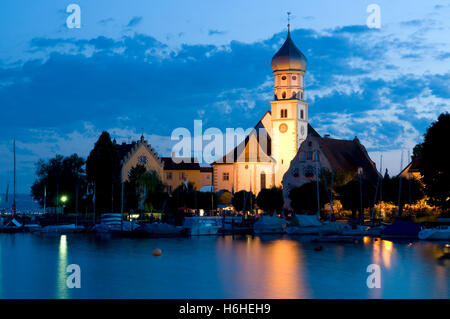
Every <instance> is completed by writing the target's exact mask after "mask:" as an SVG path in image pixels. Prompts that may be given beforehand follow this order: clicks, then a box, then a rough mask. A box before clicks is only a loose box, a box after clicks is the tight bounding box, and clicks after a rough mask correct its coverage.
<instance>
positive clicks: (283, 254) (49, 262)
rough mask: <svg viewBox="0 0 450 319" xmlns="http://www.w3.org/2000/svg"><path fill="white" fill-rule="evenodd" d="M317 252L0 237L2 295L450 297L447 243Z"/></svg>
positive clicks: (367, 242) (284, 246) (211, 241)
mask: <svg viewBox="0 0 450 319" xmlns="http://www.w3.org/2000/svg"><path fill="white" fill-rule="evenodd" d="M315 245H316V244H314V243H312V242H311V239H310V238H307V237H288V236H281V235H280V236H260V237H253V238H252V236H239V237H234V238H233V237H231V236H225V237H220V236H219V237H192V238H173V239H126V238H113V239H100V238H98V237H95V236H90V235H81V234H74V235H67V236H64V235H63V236H53V237H39V236H38V235H34V234H0V256H1V263H0V298H449V295H450V259H446V260H445V259H444V260H443V259H441V258H440V257H441V256H442V255H443V254H444V251H445V248H444V245H445V242H437V243H429V242H419V241H416V242H413V243H411V242H409V241H387V240H379V239H378V240H377V241H374V240H373V239H371V238H368V237H367V238H365V239H364V240H363V241H362V242H360V243H358V244H334V243H333V244H329V243H327V244H322V246H323V247H324V249H323V250H322V251H318V252H317V251H314V247H315ZM155 248H159V249H161V250H162V256H161V257H153V256H152V251H153V250H154V249H155ZM69 264H78V265H79V266H80V267H81V288H80V289H77V288H74V289H69V288H67V286H66V278H67V276H68V273H66V267H67V265H69ZM369 264H378V265H380V267H381V288H379V289H378V288H373V289H369V288H368V287H367V285H366V279H367V277H368V275H369V273H367V272H366V269H367V266H368V265H369Z"/></svg>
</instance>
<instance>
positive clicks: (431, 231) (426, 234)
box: [419, 225, 450, 240]
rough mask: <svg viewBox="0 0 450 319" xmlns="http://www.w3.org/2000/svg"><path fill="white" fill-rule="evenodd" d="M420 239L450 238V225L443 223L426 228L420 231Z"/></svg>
mask: <svg viewBox="0 0 450 319" xmlns="http://www.w3.org/2000/svg"><path fill="white" fill-rule="evenodd" d="M419 239H424V240H450V227H449V226H446V225H441V226H438V227H435V228H424V229H422V230H421V231H420V232H419Z"/></svg>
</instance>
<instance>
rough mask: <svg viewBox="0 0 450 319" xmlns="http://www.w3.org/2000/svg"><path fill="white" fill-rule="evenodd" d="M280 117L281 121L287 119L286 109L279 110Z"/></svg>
mask: <svg viewBox="0 0 450 319" xmlns="http://www.w3.org/2000/svg"><path fill="white" fill-rule="evenodd" d="M280 117H281V118H283V119H284V118H286V117H287V110H286V109H282V110H281V114H280Z"/></svg>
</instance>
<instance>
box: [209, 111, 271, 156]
mask: <svg viewBox="0 0 450 319" xmlns="http://www.w3.org/2000/svg"><path fill="white" fill-rule="evenodd" d="M266 116H271V114H270V111H267V112H266V113H265V114H264V116H263V117H262V118H261V120H259V122H258V123H257V124H256V125H255V127H254V128H253V130H252V132H251V133H250V134H249V135H247V136H246V137H245V139H244V140H243V141H242V142H241V143H240V144H239V145H238V146H236V147H235V148H234V149H233V150H231V151H230V152H228V153H227V154H226V155H225V156H223V157H222V158H221V159H219V160H217V161H215V162H214V163H212V164H211V165H215V164H232V163H235V162H258V163H261V162H272V161H273V158H272V157H271V153H272V139H271V137H270V134H269V132H268V130H267V128H266V127H265V126H264V124H263V120H264V118H265V117H266ZM261 133H262V134H261ZM250 139H256V140H255V142H256V145H255V146H256V154H252V152H251V150H250V145H249V142H250ZM263 139H265V140H263ZM261 144H263V145H267V152H265V151H264V150H263V148H261V147H260V145H261ZM230 159H231V162H230Z"/></svg>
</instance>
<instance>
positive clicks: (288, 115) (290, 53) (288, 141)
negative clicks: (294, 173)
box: [270, 24, 308, 186]
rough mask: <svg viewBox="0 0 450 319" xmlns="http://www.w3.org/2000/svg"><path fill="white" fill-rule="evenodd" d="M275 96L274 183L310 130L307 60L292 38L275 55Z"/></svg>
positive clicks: (289, 35) (288, 37) (279, 177)
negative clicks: (306, 80)
mask: <svg viewBox="0 0 450 319" xmlns="http://www.w3.org/2000/svg"><path fill="white" fill-rule="evenodd" d="M271 65H272V70H273V74H274V82H275V89H274V91H275V92H274V93H275V94H274V99H273V100H272V101H271V102H270V103H271V107H272V112H271V113H272V156H273V157H274V158H275V160H276V165H275V185H277V186H279V185H281V181H282V179H283V175H284V173H285V172H286V171H287V169H288V168H289V164H290V163H291V160H292V159H293V158H294V157H295V155H296V154H297V151H298V149H299V148H300V144H301V143H302V142H303V141H304V140H305V139H306V136H307V133H308V132H307V130H308V103H307V102H305V101H304V98H305V91H304V89H305V86H304V75H305V72H306V67H307V65H308V62H307V61H306V57H305V56H304V55H303V53H302V52H301V51H300V50H299V49H298V48H297V47H296V46H295V44H294V42H293V41H292V39H291V33H290V25H289V24H288V34H287V39H286V41H285V42H284V44H283V46H282V47H281V48H280V50H279V51H278V52H277V53H276V54H275V55H274V56H273V58H272V63H271Z"/></svg>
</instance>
